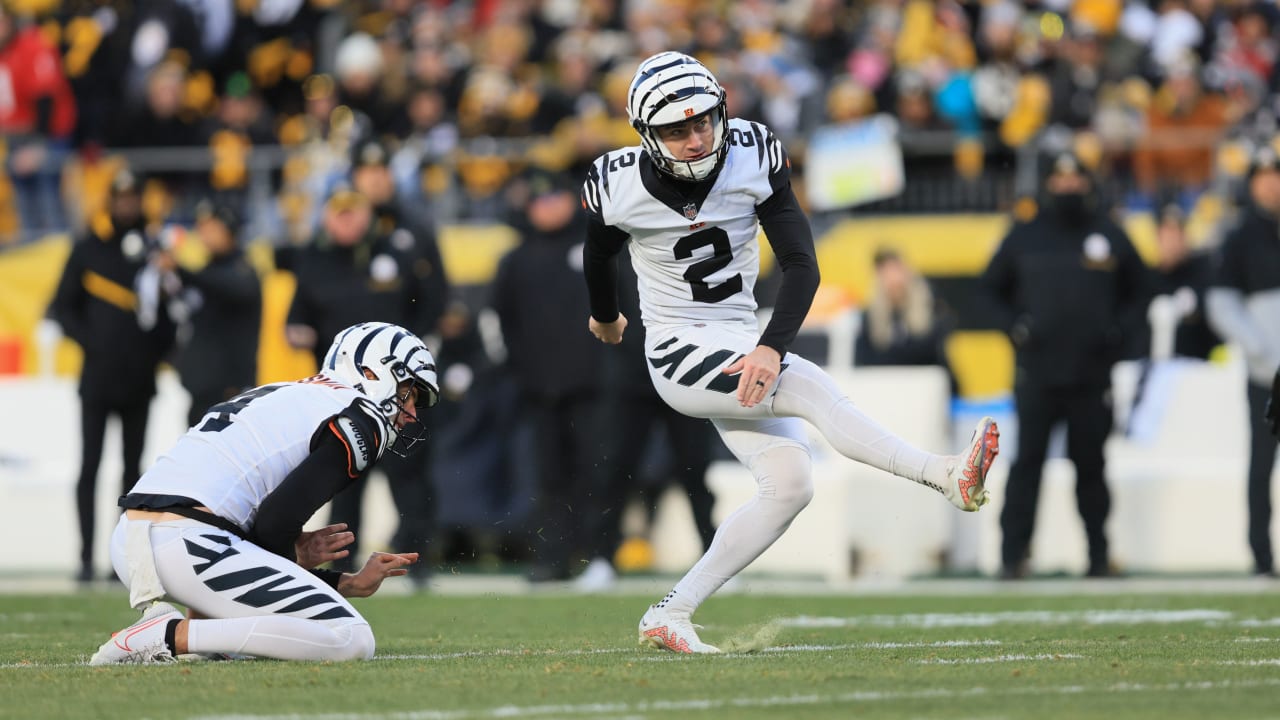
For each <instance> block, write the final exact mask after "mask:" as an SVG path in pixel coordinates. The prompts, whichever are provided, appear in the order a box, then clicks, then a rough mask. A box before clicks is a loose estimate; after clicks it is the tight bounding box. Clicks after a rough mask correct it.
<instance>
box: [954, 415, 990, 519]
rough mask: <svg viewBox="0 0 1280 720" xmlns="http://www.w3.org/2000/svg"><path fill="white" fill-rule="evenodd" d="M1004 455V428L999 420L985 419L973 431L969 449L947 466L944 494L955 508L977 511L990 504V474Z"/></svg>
mask: <svg viewBox="0 0 1280 720" xmlns="http://www.w3.org/2000/svg"><path fill="white" fill-rule="evenodd" d="M999 454H1000V428H999V427H997V426H996V421H995V420H994V419H992V418H990V417H984V418H982V419H981V420H979V421H978V427H976V428H975V429H974V431H973V437H972V438H970V440H969V447H968V448H967V449H966V450H965V451H964V453H963V454H961V455H957V456H955V457H954V458H952V460H951V462H950V463H948V465H947V484H946V485H945V486H943V489H942V494H943V495H945V496H946V498H947V499H948V500H950V501H951V504H952V505H955V506H956V507H958V508H960V509H961V510H964V511H965V512H977V510H978V508H980V507H982V506H983V505H986V504H987V501H988V500H989V499H990V498H988V496H987V485H986V483H987V472H988V471H989V470H991V463H992V462H993V461H995V459H996V456H997V455H999Z"/></svg>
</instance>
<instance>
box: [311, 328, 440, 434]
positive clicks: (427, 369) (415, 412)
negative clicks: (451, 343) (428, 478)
mask: <svg viewBox="0 0 1280 720" xmlns="http://www.w3.org/2000/svg"><path fill="white" fill-rule="evenodd" d="M320 371H321V372H322V373H324V374H325V375H327V376H329V377H331V378H333V379H334V380H337V381H338V382H341V383H343V384H345V385H349V386H351V387H353V388H355V389H356V390H358V391H359V392H360V393H362V394H363V395H364V396H365V397H367V398H369V400H370V401H372V403H373V404H374V405H375V406H376V407H377V409H378V412H379V413H381V415H382V416H383V417H385V418H386V419H387V424H388V426H389V427H390V431H391V433H392V442H391V443H389V446H390V447H391V449H393V450H395V449H396V447H395V440H396V439H397V437H398V436H400V435H402V434H403V430H401V429H400V428H397V427H395V418H396V415H397V414H399V413H401V412H406V413H410V414H412V416H413V417H414V418H415V419H417V418H419V417H420V416H421V414H420V411H421V410H422V409H423V408H429V407H431V406H432V405H435V404H436V401H437V400H439V399H440V384H439V382H438V381H437V379H436V360H435V358H434V357H432V356H431V351H430V350H428V349H427V346H426V345H423V344H422V340H421V339H420V338H419V337H418V336H417V335H414V334H413V333H411V332H409V331H408V330H406V329H404V328H402V327H400V326H399V325H392V324H390V323H383V322H366V323H360V324H359V325H352V326H351V327H349V328H347V329H346V330H343V331H342V332H340V333H338V336H337V337H336V338H334V340H333V345H332V346H330V347H329V352H327V353H326V354H325V356H324V366H323V367H321V368H320ZM370 376H372V377H370ZM405 380H412V381H413V383H414V385H416V386H417V388H418V402H417V406H416V407H412V408H410V407H406V406H405V404H404V402H405V398H404V397H403V396H402V395H401V393H400V392H399V388H400V383H402V382H404V381H405ZM416 424H417V426H418V427H417V433H416V434H415V435H413V436H410V437H405V438H404V440H405V441H406V442H403V443H401V445H402V448H403V449H404V450H408V448H409V447H411V446H412V445H415V444H417V442H418V441H420V440H422V439H424V438H425V426H424V425H423V423H422V421H421V420H418V422H417V423H416Z"/></svg>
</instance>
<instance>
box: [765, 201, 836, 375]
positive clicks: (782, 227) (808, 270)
mask: <svg viewBox="0 0 1280 720" xmlns="http://www.w3.org/2000/svg"><path fill="white" fill-rule="evenodd" d="M756 215H757V216H758V217H759V218H760V226H761V227H762V228H764V234H765V236H766V237H767V238H768V239H769V245H770V246H772V247H773V254H774V255H775V256H776V257H777V259H778V267H779V268H780V269H781V270H782V286H781V287H779V288H778V299H777V302H776V303H774V307H773V317H772V318H771V319H770V320H769V325H768V326H767V327H766V328H765V329H764V333H763V334H762V335H761V336H760V344H761V345H765V346H768V347H771V348H773V349H774V350H777V351H778V354H779V355H786V354H787V347H788V346H789V345H791V341H792V340H795V338H796V333H798V332H800V325H801V324H803V323H804V319H805V316H806V315H808V314H809V307H810V306H811V305H812V304H813V296H814V294H815V293H817V291H818V283H819V282H821V280H822V277H821V275H820V273H819V272H818V257H817V254H816V253H815V252H814V249H813V230H811V229H810V228H809V220H808V218H806V217H805V215H804V211H803V210H801V209H800V203H799V202H798V201H797V200H796V196H795V193H794V192H792V190H791V183H790V181H787V182H786V183H785V184H784V185H782V186H781V187H779V188H778V189H777V190H775V191H774V193H773V195H771V196H770V197H769V199H768V200H765V201H764V202H762V203H760V204H759V205H757V206H756Z"/></svg>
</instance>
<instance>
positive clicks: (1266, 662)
mask: <svg viewBox="0 0 1280 720" xmlns="http://www.w3.org/2000/svg"><path fill="white" fill-rule="evenodd" d="M1214 664H1215V665H1247V666H1253V667H1262V666H1276V665H1280V658H1262V659H1259V660H1219V661H1218V662H1216V663H1214Z"/></svg>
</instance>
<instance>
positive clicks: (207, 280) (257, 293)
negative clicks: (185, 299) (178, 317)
mask: <svg viewBox="0 0 1280 720" xmlns="http://www.w3.org/2000/svg"><path fill="white" fill-rule="evenodd" d="M178 275H179V277H181V278H182V284H183V286H184V287H185V288H189V289H193V290H195V291H197V292H198V294H199V299H198V300H195V301H194V303H193V304H194V305H195V307H193V310H194V312H193V314H192V316H191V337H190V339H189V340H188V341H187V342H186V344H185V345H184V346H183V348H182V350H181V352H180V353H179V355H178V362H177V366H178V373H179V374H180V375H181V376H182V384H183V386H184V387H186V388H187V390H188V391H190V392H191V394H192V395H210V394H215V393H216V394H221V395H223V396H224V397H231V396H232V395H235V394H236V393H239V392H240V391H241V390H245V389H247V388H251V387H253V386H255V385H257V384H258V382H257V378H258V333H259V331H260V329H261V326H262V283H261V281H260V280H259V279H258V274H257V273H256V272H255V271H254V269H253V266H251V265H250V264H249V261H248V260H247V259H245V256H244V253H242V252H241V251H240V250H239V249H237V250H235V251H234V252H231V253H228V254H227V255H222V256H218V257H214V258H212V259H210V260H209V264H208V265H206V266H205V267H204V268H203V269H201V270H200V271H199V272H194V273H193V272H188V271H186V270H181V269H179V270H178Z"/></svg>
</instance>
